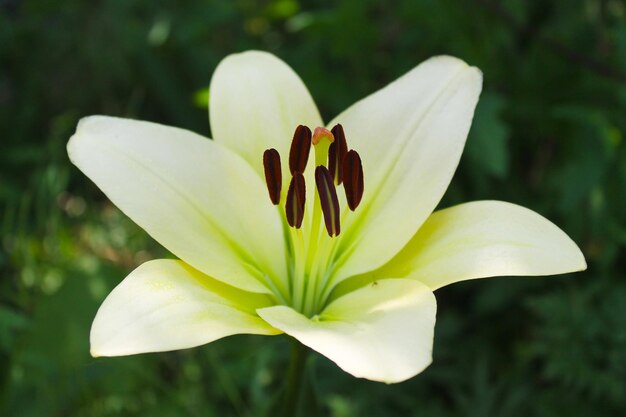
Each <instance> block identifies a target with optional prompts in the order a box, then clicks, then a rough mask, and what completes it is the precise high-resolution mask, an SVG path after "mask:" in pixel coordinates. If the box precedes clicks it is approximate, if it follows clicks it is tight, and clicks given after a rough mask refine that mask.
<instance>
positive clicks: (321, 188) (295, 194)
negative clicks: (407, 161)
mask: <svg viewBox="0 0 626 417" xmlns="http://www.w3.org/2000/svg"><path fill="white" fill-rule="evenodd" d="M312 147H313V149H314V152H315V167H314V170H315V172H314V178H315V190H316V205H315V208H318V207H319V209H320V210H321V212H322V215H323V217H324V225H325V228H326V231H327V233H328V235H329V236H330V237H335V236H338V235H339V233H340V232H341V224H340V218H341V211H340V207H339V199H338V197H337V189H338V188H339V187H340V186H341V187H343V189H344V193H345V196H346V202H347V204H348V208H349V209H350V210H351V211H355V210H356V209H357V207H358V206H359V203H360V202H361V199H362V197H363V191H364V181H363V165H362V163H361V158H360V156H359V154H358V152H357V151H356V150H354V149H351V150H349V151H348V144H347V141H346V136H345V133H344V130H343V127H342V126H341V125H340V124H337V125H335V126H334V127H333V128H332V129H331V130H328V129H326V128H324V127H316V128H315V130H314V132H313V133H311V129H309V128H308V127H307V126H303V125H300V126H298V127H296V130H295V132H294V135H293V139H292V142H291V148H290V150H289V173H290V175H291V180H290V181H289V187H288V188H287V193H286V196H285V198H284V199H283V198H282V196H283V194H282V171H281V162H280V154H279V153H278V151H277V150H276V149H274V148H271V149H268V150H266V151H265V152H264V154H263V168H264V172H265V183H266V185H267V191H268V194H269V197H270V201H271V202H272V204H274V205H276V206H278V205H280V204H281V201H284V208H285V218H286V220H287V224H288V225H289V226H290V227H292V228H295V229H300V228H301V227H302V222H303V219H304V211H305V207H306V204H305V203H306V186H307V184H306V181H305V176H304V173H305V170H306V168H307V165H308V161H309V156H310V153H311V148H312Z"/></svg>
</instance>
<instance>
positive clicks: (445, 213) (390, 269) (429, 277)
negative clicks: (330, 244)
mask: <svg viewBox="0 0 626 417" xmlns="http://www.w3.org/2000/svg"><path fill="white" fill-rule="evenodd" d="M586 268H587V265H586V263H585V258H584V256H583V254H582V253H581V251H580V249H579V248H578V246H577V245H576V244H575V243H574V242H573V241H572V239H570V238H569V237H568V236H567V235H566V234H565V233H564V232H563V231H562V230H561V229H559V228H558V227H557V226H555V225H554V224H553V223H552V222H550V221H549V220H547V219H546V218H544V217H542V216H541V215H539V214H537V213H535V212H534V211H532V210H529V209H527V208H524V207H521V206H518V205H515V204H511V203H505V202H502V201H475V202H471V203H465V204H460V205H458V206H454V207H450V208H447V209H444V210H440V211H437V212H435V213H433V214H432V215H431V216H430V217H429V218H428V220H427V221H426V222H425V223H424V225H423V226H422V227H421V228H420V230H419V231H418V232H417V234H415V236H414V237H413V239H411V241H410V242H409V244H408V245H407V246H406V247H405V248H404V249H403V250H402V251H401V252H400V253H399V254H398V255H397V256H396V257H395V258H394V259H393V260H392V261H390V262H389V264H388V266H386V267H383V268H382V269H381V270H380V271H379V272H376V273H375V274H374V275H379V274H380V275H381V276H388V274H396V275H394V276H404V275H405V274H410V275H411V278H414V279H417V280H419V281H420V282H423V283H424V284H426V285H427V286H428V287H429V288H430V289H432V290H436V289H437V288H441V287H443V286H444V285H448V284H451V283H454V282H457V281H464V280H468V279H474V278H486V277H492V276H512V275H554V274H564V273H568V272H574V271H582V270H584V269H586Z"/></svg>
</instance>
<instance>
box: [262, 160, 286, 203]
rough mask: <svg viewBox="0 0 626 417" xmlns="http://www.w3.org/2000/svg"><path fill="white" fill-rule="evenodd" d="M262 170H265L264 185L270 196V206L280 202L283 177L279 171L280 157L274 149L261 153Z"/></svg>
mask: <svg viewBox="0 0 626 417" xmlns="http://www.w3.org/2000/svg"><path fill="white" fill-rule="evenodd" d="M263 168H264V169H265V183H266V184H267V191H268V192H269V194H270V200H272V204H274V205H277V204H278V203H279V202H280V190H281V188H282V186H283V176H282V172H281V170H280V155H279V153H278V151H277V150H276V149H274V148H272V149H268V150H266V151H265V152H263Z"/></svg>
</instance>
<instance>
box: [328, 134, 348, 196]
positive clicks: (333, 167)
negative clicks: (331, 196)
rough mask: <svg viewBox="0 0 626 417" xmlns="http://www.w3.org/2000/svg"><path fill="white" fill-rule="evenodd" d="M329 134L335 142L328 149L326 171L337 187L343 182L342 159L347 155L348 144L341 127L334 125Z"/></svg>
mask: <svg viewBox="0 0 626 417" xmlns="http://www.w3.org/2000/svg"><path fill="white" fill-rule="evenodd" d="M331 132H332V134H333V136H334V138H335V141H334V142H333V143H331V144H330V147H329V148H328V170H329V171H330V176H331V177H333V179H334V180H335V184H337V185H339V184H341V182H342V181H343V158H345V156H346V154H347V153H348V144H347V142H346V135H345V134H344V132H343V126H341V125H340V124H336V125H335V127H333V128H332V129H331Z"/></svg>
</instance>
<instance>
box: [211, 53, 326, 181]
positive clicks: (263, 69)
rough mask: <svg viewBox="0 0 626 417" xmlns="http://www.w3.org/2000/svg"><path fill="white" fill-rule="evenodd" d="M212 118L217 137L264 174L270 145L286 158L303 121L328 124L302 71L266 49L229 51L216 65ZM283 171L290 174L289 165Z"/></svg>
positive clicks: (304, 122)
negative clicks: (262, 50) (264, 161)
mask: <svg viewBox="0 0 626 417" xmlns="http://www.w3.org/2000/svg"><path fill="white" fill-rule="evenodd" d="M209 118H210V121H211V132H212V135H213V138H214V139H215V140H216V141H218V142H220V143H221V144H223V145H224V146H228V147H229V148H231V149H233V150H234V151H235V152H237V153H238V154H239V155H241V156H242V157H243V158H244V159H245V160H247V161H248V163H249V164H250V165H252V167H253V168H254V169H255V170H256V171H257V173H259V175H261V176H263V159H262V158H263V152H264V151H265V150H266V149H268V148H275V149H277V150H278V152H280V155H281V156H282V157H283V161H287V159H285V158H287V157H288V155H289V148H290V145H291V140H292V138H293V134H294V131H295V129H296V127H297V126H298V125H301V124H302V125H307V126H309V127H310V128H311V129H313V128H315V127H317V126H323V124H322V119H321V117H320V114H319V112H318V110H317V107H316V106H315V102H314V101H313V99H312V98H311V95H310V94H309V91H308V90H307V88H306V87H305V85H304V83H303V82H302V80H301V79H300V77H298V75H297V74H296V73H295V72H294V71H293V70H292V69H291V68H290V67H289V66H288V65H287V64H285V63H284V62H283V61H281V60H280V59H278V58H277V57H275V56H274V55H272V54H269V53H267V52H261V51H248V52H243V53H239V54H233V55H229V56H228V57H226V58H225V59H224V60H222V62H221V63H220V64H219V65H218V66H217V68H216V69H215V73H214V74H213V78H212V79H211V87H210V104H209ZM283 172H285V173H286V174H285V178H286V175H287V173H288V170H286V169H284V170H283ZM283 184H289V181H288V180H287V181H283Z"/></svg>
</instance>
